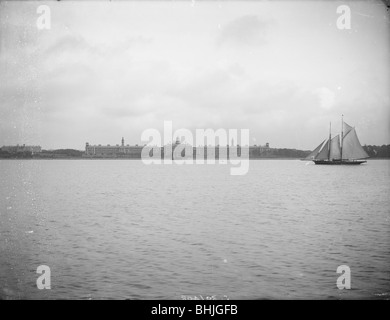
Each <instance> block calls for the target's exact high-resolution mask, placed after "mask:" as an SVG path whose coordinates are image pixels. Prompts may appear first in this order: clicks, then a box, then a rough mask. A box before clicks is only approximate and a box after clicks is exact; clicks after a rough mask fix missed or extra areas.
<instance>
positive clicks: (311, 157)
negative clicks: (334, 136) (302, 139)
mask: <svg viewBox="0 0 390 320" xmlns="http://www.w3.org/2000/svg"><path fill="white" fill-rule="evenodd" d="M325 140H326V139H325ZM325 140H324V141H322V142H321V143H320V145H319V146H318V147H317V148H315V149H314V150H313V151H312V152H311V153H310V154H309V155H308V156H307V157H306V158H305V159H306V160H313V159H315V158H316V155H317V154H318V152H320V150H321V147H322V146H323V144H324V142H325Z"/></svg>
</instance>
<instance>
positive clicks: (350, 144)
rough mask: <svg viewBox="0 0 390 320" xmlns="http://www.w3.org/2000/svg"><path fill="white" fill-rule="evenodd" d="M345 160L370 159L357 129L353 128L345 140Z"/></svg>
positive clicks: (345, 136)
mask: <svg viewBox="0 0 390 320" xmlns="http://www.w3.org/2000/svg"><path fill="white" fill-rule="evenodd" d="M342 156H343V160H347V159H349V160H356V159H365V158H369V156H368V154H367V153H366V151H364V149H363V147H362V146H361V144H360V142H359V139H358V137H357V134H356V130H355V128H352V129H351V130H350V131H348V133H347V134H346V135H344V139H343V155H342Z"/></svg>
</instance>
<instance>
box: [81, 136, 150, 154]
mask: <svg viewBox="0 0 390 320" xmlns="http://www.w3.org/2000/svg"><path fill="white" fill-rule="evenodd" d="M142 148H143V146H138V145H135V146H130V145H127V146H125V139H124V138H122V141H121V145H118V144H117V145H116V146H111V145H109V144H108V145H107V146H102V145H100V144H99V145H90V144H89V143H88V142H87V143H86V144H85V156H87V157H129V158H140V157H141V151H142Z"/></svg>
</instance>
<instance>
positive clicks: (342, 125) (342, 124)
mask: <svg viewBox="0 0 390 320" xmlns="http://www.w3.org/2000/svg"><path fill="white" fill-rule="evenodd" d="M343 117H344V115H343V114H342V115H341V144H340V158H341V160H343V140H344V133H343V128H344V120H343Z"/></svg>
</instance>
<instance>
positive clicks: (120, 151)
mask: <svg viewBox="0 0 390 320" xmlns="http://www.w3.org/2000/svg"><path fill="white" fill-rule="evenodd" d="M180 144H185V142H184V141H183V139H182V140H181V141H180V139H179V138H177V139H176V142H175V143H174V144H173V145H171V146H169V145H168V146H165V147H163V148H159V149H160V150H161V153H162V155H164V151H166V150H168V148H167V147H169V149H170V150H174V149H175V148H176V147H177V146H178V145H180ZM144 147H145V146H139V145H135V146H130V145H125V140H124V138H122V141H121V144H120V145H119V144H117V145H106V146H102V145H100V144H99V145H90V144H89V143H88V142H87V143H86V144H85V154H84V157H87V158H141V153H142V149H143V148H144ZM170 147H172V148H170ZM209 147H210V146H209ZM232 147H233V145H232V146H219V145H218V146H216V147H211V149H212V151H213V152H215V156H216V157H217V158H219V157H220V155H221V157H222V156H223V155H228V156H229V155H230V149H231V148H232ZM237 147H238V156H240V154H241V150H242V149H243V148H242V147H240V146H237ZM147 148H149V149H150V152H152V150H151V149H152V147H147ZM247 148H248V151H249V157H253V158H255V157H260V156H261V155H264V154H266V153H267V152H268V151H269V150H270V147H269V143H266V144H265V146H257V145H254V146H249V147H248V146H247ZM192 149H193V152H192V155H191V154H188V155H186V156H187V157H191V156H192V157H194V158H195V157H197V156H201V155H202V154H204V155H205V156H207V147H192ZM209 152H210V151H209ZM182 156H185V153H184V151H183V152H182ZM187 157H186V158H187Z"/></svg>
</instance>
